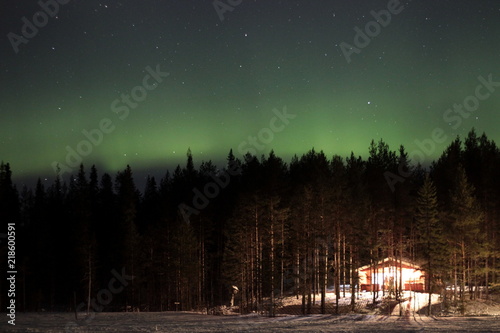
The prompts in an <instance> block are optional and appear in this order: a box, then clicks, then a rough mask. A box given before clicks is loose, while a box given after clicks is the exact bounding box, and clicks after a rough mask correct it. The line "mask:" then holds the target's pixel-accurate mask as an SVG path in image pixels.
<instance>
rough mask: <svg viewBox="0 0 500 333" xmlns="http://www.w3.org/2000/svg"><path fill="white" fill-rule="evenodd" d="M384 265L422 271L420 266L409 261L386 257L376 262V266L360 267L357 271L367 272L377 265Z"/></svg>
mask: <svg viewBox="0 0 500 333" xmlns="http://www.w3.org/2000/svg"><path fill="white" fill-rule="evenodd" d="M384 264H388V265H385V266H391V264H393V265H394V266H397V267H399V265H401V266H402V267H403V268H413V269H415V270H422V268H421V267H420V266H418V265H416V264H414V263H411V262H409V261H406V260H400V259H396V258H391V257H387V258H384V259H382V260H380V261H378V262H377V263H376V264H369V265H365V266H361V267H359V268H358V271H364V270H367V269H369V268H370V267H373V266H375V265H377V266H379V265H384Z"/></svg>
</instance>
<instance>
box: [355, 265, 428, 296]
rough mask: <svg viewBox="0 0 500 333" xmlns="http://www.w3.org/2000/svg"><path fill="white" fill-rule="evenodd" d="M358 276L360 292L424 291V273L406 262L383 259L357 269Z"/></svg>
mask: <svg viewBox="0 0 500 333" xmlns="http://www.w3.org/2000/svg"><path fill="white" fill-rule="evenodd" d="M358 274H359V285H360V289H361V290H362V291H379V290H386V291H389V292H391V291H394V290H396V289H397V290H411V291H425V272H424V271H423V270H422V269H421V268H420V266H418V265H416V264H414V263H412V262H409V261H407V260H400V259H397V258H385V259H383V260H380V261H378V262H376V263H374V264H371V265H365V266H362V267H359V268H358ZM401 285H402V288H401Z"/></svg>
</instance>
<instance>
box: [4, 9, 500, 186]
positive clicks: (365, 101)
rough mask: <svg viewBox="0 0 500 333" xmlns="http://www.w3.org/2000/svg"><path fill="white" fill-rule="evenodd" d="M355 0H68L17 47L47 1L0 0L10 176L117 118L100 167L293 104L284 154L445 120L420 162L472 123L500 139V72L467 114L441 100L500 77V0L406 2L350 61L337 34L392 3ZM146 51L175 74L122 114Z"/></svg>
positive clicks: (220, 139) (340, 148) (248, 128)
mask: <svg viewBox="0 0 500 333" xmlns="http://www.w3.org/2000/svg"><path fill="white" fill-rule="evenodd" d="M45 2H46V1H45ZM62 2H64V1H62ZM224 2H226V1H224ZM237 2H238V1H234V3H237ZM360 2H361V1H357V2H355V1H347V2H346V1H340V0H338V1H326V0H325V1H311V2H306V1H298V0H293V1H250V0H242V1H241V3H240V4H238V5H236V6H233V10H232V11H227V12H226V13H224V20H223V21H221V20H220V19H219V16H218V15H217V12H216V10H215V9H214V6H213V3H212V1H203V2H200V1H194V0H186V1H159V0H156V1H153V0H146V1H94V0H92V1H69V2H68V3H67V4H64V5H59V10H58V13H57V16H55V17H50V18H49V20H48V22H47V24H46V26H44V27H41V28H39V31H38V33H37V34H36V35H35V36H34V37H32V38H29V40H28V42H27V43H26V44H20V45H19V52H18V53H15V52H14V50H13V47H12V45H11V42H10V41H9V38H8V33H9V32H13V33H15V34H17V35H20V34H21V28H22V25H23V21H21V18H22V17H23V16H24V17H26V18H28V20H30V21H32V18H33V14H34V13H36V12H37V11H40V10H41V8H40V6H39V5H38V4H37V3H36V2H32V3H30V4H21V3H19V2H18V1H13V0H8V1H4V4H3V6H2V9H1V14H0V15H1V22H2V23H1V25H2V32H3V36H4V37H3V40H2V43H1V46H0V52H1V53H0V55H1V58H0V66H1V68H0V70H1V81H2V82H1V84H2V90H1V91H0V94H1V98H0V160H3V161H4V162H9V163H10V164H11V167H12V169H13V173H14V174H13V176H14V179H15V180H21V181H25V180H26V181H28V180H29V181H30V182H31V181H33V179H36V177H41V178H47V179H49V180H50V179H51V178H53V177H54V171H53V168H52V166H51V165H52V163H53V162H54V161H57V162H59V163H61V164H66V161H65V158H66V155H67V148H66V147H67V146H69V147H71V148H72V149H76V147H77V145H78V144H79V142H81V141H82V140H85V139H86V138H85V136H84V135H83V134H82V131H83V130H87V131H90V130H93V129H96V128H98V127H99V123H100V122H101V120H102V119H104V118H108V119H110V121H111V122H112V125H113V126H115V128H114V129H113V130H112V131H111V132H110V133H108V134H104V135H103V138H102V143H100V144H98V145H93V147H92V153H90V154H89V155H88V156H85V157H83V158H82V160H83V163H84V164H85V166H87V167H90V165H92V164H94V163H95V164H96V165H97V169H98V171H99V172H100V173H102V172H110V173H114V172H115V171H118V170H121V169H123V168H124V167H125V166H126V165H127V164H130V165H131V167H132V169H133V170H134V172H135V173H136V175H141V176H143V175H145V174H147V173H149V174H153V175H155V176H162V175H163V174H164V173H165V172H166V170H167V169H170V170H173V168H174V167H175V165H177V164H178V163H180V164H184V162H185V157H186V155H185V154H186V151H187V149H188V148H190V149H191V151H192V153H193V157H194V159H195V163H196V164H199V163H200V162H201V161H202V160H210V159H211V160H212V161H214V163H216V164H218V165H221V164H222V163H223V161H224V159H225V157H226V156H227V153H228V152H229V149H230V148H233V150H234V151H235V154H236V155H237V157H240V158H241V157H242V156H241V154H240V152H238V149H237V148H238V145H240V143H242V142H243V141H245V140H247V138H248V136H256V135H257V134H258V133H259V131H261V130H262V129H263V128H266V127H269V123H270V121H271V119H272V118H273V117H275V114H274V113H273V109H278V110H282V109H283V107H284V106H286V109H287V111H288V113H290V114H293V115H295V116H296V117H295V118H294V119H291V120H290V123H289V124H288V125H286V126H285V128H284V129H283V130H282V131H280V132H276V133H274V137H273V140H272V141H271V142H269V143H268V144H266V145H265V147H264V148H263V149H262V150H260V151H259V154H261V153H263V154H267V153H268V152H269V151H270V150H271V149H274V151H275V152H276V154H277V155H278V156H280V157H282V158H284V159H285V160H286V161H287V162H288V161H289V160H290V158H291V157H292V156H293V155H294V154H298V155H301V154H303V153H305V152H306V151H308V150H309V149H311V148H313V147H314V148H315V149H316V150H324V152H325V153H326V154H327V155H328V156H329V157H331V156H332V155H333V154H338V155H341V156H348V155H349V154H350V153H351V151H354V153H355V154H356V155H361V156H364V157H366V155H367V153H368V146H369V144H370V141H371V140H372V139H374V140H377V141H378V140H379V139H381V138H382V139H383V140H384V141H386V142H387V143H388V144H389V145H390V147H391V149H393V150H397V149H398V147H399V145H400V144H403V145H404V146H405V148H406V150H407V151H408V152H412V151H414V150H415V149H419V148H418V146H417V145H416V144H415V140H420V141H422V140H425V139H429V138H430V137H431V133H432V132H433V130H434V129H435V128H441V129H442V130H443V132H444V134H445V135H446V138H447V139H446V140H445V142H443V143H438V144H436V148H435V151H434V152H433V153H431V154H429V155H428V156H426V157H425V161H423V162H424V164H425V162H427V163H428V162H430V161H432V159H434V158H436V157H437V156H438V155H439V154H440V153H441V152H442V151H443V150H444V149H445V148H446V146H447V145H448V144H449V142H451V140H452V139H453V138H455V136H456V135H460V136H461V137H463V136H464V135H466V134H467V132H469V131H470V129H471V128H472V127H474V128H475V129H476V131H477V132H478V133H479V134H481V133H482V132H486V134H487V135H488V137H489V138H490V139H493V140H495V141H496V142H498V141H499V140H500V132H499V131H498V119H499V118H498V115H497V113H498V111H499V109H500V87H499V88H496V89H498V91H494V92H492V93H491V94H490V95H489V96H488V98H485V99H484V100H481V101H480V105H479V107H478V109H477V110H476V111H474V112H471V113H470V116H469V117H468V118H463V117H461V119H460V120H461V123H460V124H458V122H450V121H448V122H446V121H445V120H444V119H443V115H444V114H445V112H446V110H447V109H449V108H453V105H454V104H455V103H457V104H459V103H463V102H464V100H465V99H466V98H467V97H468V96H472V95H474V94H475V89H476V87H477V86H478V84H480V81H479V80H478V77H480V76H482V77H484V78H488V76H489V75H492V78H493V81H495V82H500V70H499V69H500V68H499V59H500V40H499V37H498V36H500V3H499V2H498V1H493V0H485V1H473V0H469V1H451V0H450V1H434V2H430V1H411V2H401V5H400V6H403V10H402V11H401V12H400V13H399V14H397V15H392V17H391V21H390V23H389V24H388V25H387V26H386V27H381V30H380V33H379V34H378V35H377V36H375V37H373V38H372V39H371V40H370V43H369V45H367V46H366V47H364V48H362V49H361V51H360V53H359V54H352V56H351V60H352V61H351V62H350V63H348V62H347V61H346V58H345V56H344V54H343V52H342V50H341V48H340V44H341V43H342V42H345V43H349V44H352V45H354V36H355V31H354V28H355V27H359V28H361V29H363V28H364V27H365V25H366V24H367V23H368V22H370V21H373V20H374V18H373V16H372V15H371V14H370V12H371V11H376V12H378V11H380V10H385V9H387V7H388V1H370V2H363V3H360ZM147 66H150V67H151V68H153V69H154V68H155V67H156V66H159V67H160V68H161V70H162V71H164V72H168V73H169V76H168V77H165V78H164V79H163V81H162V82H161V83H159V84H158V85H157V86H156V88H155V89H154V90H150V91H147V96H146V97H145V99H144V100H143V101H140V102H138V105H137V107H135V108H130V112H129V114H128V116H127V117H126V118H125V119H123V120H121V119H120V118H119V114H116V113H114V112H113V109H112V106H111V105H112V103H113V101H115V100H116V99H120V98H121V94H130V92H131V91H132V90H133V89H134V87H136V86H138V85H142V82H143V78H144V77H145V75H147V74H148V71H147V70H146V69H145V68H146V67H147ZM151 82H153V80H151ZM485 89H486V88H484V89H483V91H484V92H486V91H487V90H485ZM122 105H123V104H122ZM28 185H30V186H31V185H32V183H29V184H28Z"/></svg>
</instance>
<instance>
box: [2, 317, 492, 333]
mask: <svg viewBox="0 0 500 333" xmlns="http://www.w3.org/2000/svg"><path fill="white" fill-rule="evenodd" d="M80 323H82V324H83V321H82V322H80ZM0 326H1V327H0V330H1V331H2V332H6V333H7V332H44V333H56V332H57V333H59V332H89V333H90V332H92V333H93V332H165V333H166V332H186V333H187V332H225V333H229V332H375V331H376V332H416V331H418V332H500V318H499V317H497V316H494V317H438V318H437V317H426V316H419V315H416V316H413V315H410V316H402V317H400V316H375V315H360V314H351V315H342V316H335V315H309V316H291V315H288V316H279V317H274V318H269V317H261V316H256V315H246V316H207V315H202V314H195V313H190V312H156V313H154V312H148V313H145V312H143V313H97V314H96V315H95V318H93V319H92V320H91V321H90V322H89V323H88V324H87V325H83V326H76V323H75V321H74V314H71V313H20V314H18V315H17V317H16V326H11V325H7V323H6V322H5V321H4V322H3V323H2V324H1V325H0Z"/></svg>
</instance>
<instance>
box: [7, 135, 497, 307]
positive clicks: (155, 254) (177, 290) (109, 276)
mask: <svg viewBox="0 0 500 333" xmlns="http://www.w3.org/2000/svg"><path fill="white" fill-rule="evenodd" d="M230 171H231V172H230ZM11 172H12V171H11V170H10V166H9V164H8V163H6V164H4V163H2V165H1V168H0V205H1V207H0V219H1V221H2V224H3V225H4V227H3V230H6V224H7V223H12V222H15V223H16V230H17V235H16V237H17V240H16V268H17V271H18V274H17V282H16V305H17V309H18V311H23V310H25V311H41V310H43V309H44V310H47V311H56V310H57V311H73V310H74V309H75V307H78V310H80V311H83V310H90V311H101V310H103V311H123V310H140V311H164V310H192V309H207V308H213V307H215V306H218V305H229V304H230V302H234V305H237V306H238V309H239V310H240V311H241V312H242V313H244V312H248V311H253V310H262V309H264V308H266V307H267V309H273V307H270V305H271V304H275V303H276V302H277V300H278V299H279V298H280V297H282V296H284V295H292V294H293V295H296V296H297V297H300V298H301V299H302V311H303V313H308V312H310V311H311V307H312V306H313V304H314V301H315V297H316V296H314V295H316V294H319V295H320V297H321V309H322V311H324V308H325V302H326V301H325V297H324V295H325V292H326V289H327V287H331V286H334V290H335V291H337V294H339V286H340V285H343V284H349V285H351V286H352V287H353V288H356V286H357V271H356V269H357V267H360V266H362V265H366V264H370V263H376V262H377V261H379V260H381V259H383V258H385V257H394V258H399V259H404V260H411V261H414V262H416V263H418V264H420V265H422V267H423V268H424V269H425V270H426V272H427V274H428V279H427V281H428V282H427V284H428V285H427V286H426V289H427V290H432V291H434V292H442V293H443V294H446V293H445V290H449V294H446V295H448V296H446V295H445V296H446V297H448V298H446V299H448V300H449V302H460V301H461V302H464V300H465V298H466V297H471V298H474V297H479V293H486V297H487V289H486V290H484V289H481V288H477V287H478V286H487V285H490V286H491V285H494V284H498V283H499V268H500V262H499V261H500V260H499V257H500V238H499V227H500V184H499V181H500V151H499V149H498V147H497V146H496V144H495V143H494V142H493V141H492V140H489V139H488V138H487V136H486V135H485V134H483V135H482V136H477V135H476V132H475V131H474V130H472V131H471V132H470V133H469V134H468V136H467V137H466V138H465V139H464V141H462V140H461V139H460V138H458V137H457V138H456V139H455V140H454V141H453V142H452V143H451V144H450V145H449V146H448V147H447V148H446V149H445V151H444V152H443V153H442V155H441V156H440V157H439V159H438V160H436V161H434V162H433V163H432V165H431V167H430V168H429V170H425V169H424V168H423V167H421V166H420V165H412V163H411V161H409V159H408V154H407V153H406V152H405V149H404V148H403V147H400V149H399V150H398V151H392V150H390V148H389V146H388V145H387V144H386V143H385V142H384V141H382V140H381V141H379V142H373V141H372V143H371V144H370V146H369V155H368V158H367V159H366V160H364V159H362V158H361V157H357V156H355V155H354V154H351V156H349V157H347V158H342V157H340V156H333V157H331V158H328V157H327V156H326V155H325V154H324V153H323V152H317V151H315V150H314V149H313V150H310V151H308V152H307V153H305V154H304V155H302V156H300V157H298V156H295V157H293V158H292V160H291V162H290V163H289V164H287V163H285V162H284V161H283V160H282V159H281V158H279V157H278V156H276V155H275V154H274V153H273V152H271V153H270V154H269V155H268V156H260V157H258V156H251V155H249V154H247V155H246V156H245V157H244V158H243V160H239V159H237V158H236V157H235V156H234V155H233V153H232V151H230V152H229V154H228V157H227V165H226V166H225V167H224V168H222V169H220V170H219V169H217V168H216V166H215V165H214V164H213V163H212V162H210V161H208V162H202V163H201V165H200V167H199V168H198V169H196V168H195V167H194V164H193V157H192V155H191V153H190V152H189V151H188V154H187V163H186V165H185V166H184V167H181V166H177V168H176V169H175V170H174V171H173V173H169V172H167V173H166V174H165V176H164V177H163V178H162V179H160V180H159V181H157V180H156V179H155V178H154V177H148V179H147V184H146V186H145V189H144V190H143V191H142V192H140V191H139V190H138V189H137V188H136V186H135V184H134V179H133V174H132V170H131V168H130V167H128V166H127V167H126V168H125V169H124V170H123V171H121V172H118V173H117V174H116V175H115V177H114V178H113V177H112V176H111V175H109V174H107V173H105V174H103V175H102V176H99V174H98V171H97V169H96V167H95V166H92V167H91V168H90V169H88V170H87V169H85V168H84V166H83V165H82V166H80V169H79V171H78V172H77V174H76V175H74V176H72V177H71V178H70V179H69V181H64V180H62V179H60V178H59V177H58V178H57V179H56V180H55V181H54V182H53V183H52V184H51V185H50V186H48V187H45V186H44V185H43V184H42V182H41V181H40V180H39V181H38V182H37V184H36V188H34V189H28V188H22V189H17V188H16V186H15V185H14V184H13V183H12V179H11V178H12V177H11V176H12V175H11ZM395 175H396V176H397V177H394V176H395ZM1 241H2V243H1V249H0V255H1V257H2V258H7V250H8V249H7V245H6V240H5V239H1ZM2 261H3V259H2ZM119 275H120V276H121V279H120V278H119V277H118V276H119ZM131 276H133V277H134V278H133V279H132V278H131ZM233 286H236V287H237V288H238V292H237V293H236V294H235V295H234V299H233V300H231V298H232V296H233V294H232V293H233V292H234V291H235V289H233ZM450 286H453V287H452V288H449V287H450ZM447 287H448V288H447ZM0 289H1V290H3V291H5V290H7V289H8V287H7V281H6V279H1V282H0ZM450 290H451V291H450ZM466 291H467V292H466ZM355 301H356V300H355V298H354V294H353V297H352V305H353V307H354V303H355ZM6 302H7V299H6V293H5V292H3V293H2V295H1V304H0V305H1V307H2V308H4V309H5V307H6V305H7V304H6Z"/></svg>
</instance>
